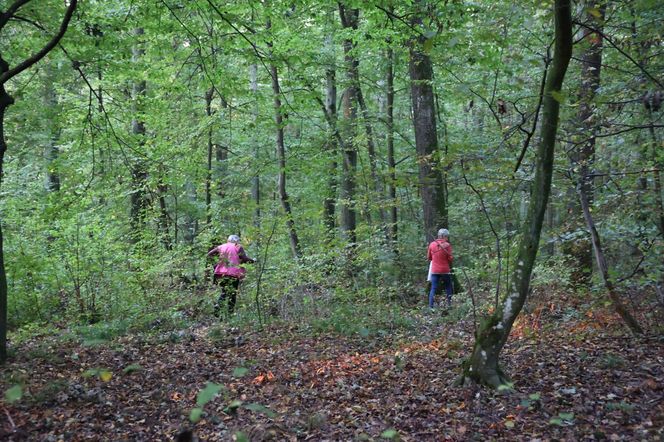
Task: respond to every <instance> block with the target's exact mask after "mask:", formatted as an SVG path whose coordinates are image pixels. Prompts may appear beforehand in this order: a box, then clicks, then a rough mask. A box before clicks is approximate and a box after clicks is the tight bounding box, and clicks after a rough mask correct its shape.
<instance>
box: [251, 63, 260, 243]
mask: <svg viewBox="0 0 664 442" xmlns="http://www.w3.org/2000/svg"><path fill="white" fill-rule="evenodd" d="M249 83H250V84H249V86H250V87H251V93H252V95H253V98H254V100H255V103H254V116H253V118H254V128H256V127H257V124H258V112H259V111H258V65H256V63H252V64H251V66H249ZM256 132H257V131H256ZM253 142H254V160H255V161H257V162H258V161H260V140H259V139H258V137H256V138H254V140H253ZM255 169H256V170H257V171H258V170H259V169H260V168H259V167H256V168H255ZM251 199H252V200H253V202H254V227H255V228H256V231H260V227H261V178H260V175H259V174H258V172H256V173H255V174H254V176H253V178H252V179H251ZM257 248H259V249H260V246H259V245H258V244H257Z"/></svg>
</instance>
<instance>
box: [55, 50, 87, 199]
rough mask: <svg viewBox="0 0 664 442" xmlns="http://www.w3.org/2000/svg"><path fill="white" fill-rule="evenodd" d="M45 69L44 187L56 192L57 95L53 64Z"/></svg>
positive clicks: (57, 151)
mask: <svg viewBox="0 0 664 442" xmlns="http://www.w3.org/2000/svg"><path fill="white" fill-rule="evenodd" d="M45 69H46V75H47V77H48V78H46V79H45V81H44V107H45V111H46V112H47V113H48V116H47V118H45V119H44V120H45V124H46V128H45V129H46V131H45V132H46V133H47V134H48V140H47V141H46V146H45V147H44V158H45V160H46V189H47V190H48V191H49V192H58V191H60V175H59V174H58V166H57V160H58V156H59V153H60V151H59V149H58V145H57V142H58V139H59V138H60V129H59V128H58V125H57V123H56V122H55V121H56V118H55V117H56V115H58V109H57V108H58V97H57V95H56V93H55V89H54V88H53V81H52V78H53V74H54V72H53V71H54V66H53V64H52V63H47V64H46V68H45ZM90 118H92V115H90Z"/></svg>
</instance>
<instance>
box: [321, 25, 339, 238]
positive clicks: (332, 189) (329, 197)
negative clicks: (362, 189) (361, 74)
mask: <svg viewBox="0 0 664 442" xmlns="http://www.w3.org/2000/svg"><path fill="white" fill-rule="evenodd" d="M325 46H326V49H327V51H329V53H330V55H329V57H330V59H329V60H328V63H327V67H326V69H325V83H326V93H325V109H324V111H325V114H326V120H327V121H328V126H329V131H330V134H329V136H328V137H327V141H326V143H325V152H326V154H327V155H326V157H327V186H326V192H325V198H324V200H323V224H324V226H325V240H326V242H327V243H328V244H330V243H331V242H332V241H333V240H334V237H335V229H336V215H335V212H336V198H337V185H338V183H337V168H338V164H337V155H338V153H339V144H338V143H337V137H338V136H339V134H338V131H337V80H336V68H335V65H336V57H335V56H334V45H333V42H332V36H331V35H328V36H327V37H326V39H325Z"/></svg>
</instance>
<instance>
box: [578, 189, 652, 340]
mask: <svg viewBox="0 0 664 442" xmlns="http://www.w3.org/2000/svg"><path fill="white" fill-rule="evenodd" d="M582 178H586V177H583V176H582ZM584 181H585V180H584V179H582V181H580V182H579V186H578V192H579V200H580V202H581V209H582V210H583V217H584V218H585V220H586V225H587V226H588V230H590V237H591V240H592V245H593V250H594V251H595V260H596V262H597V268H598V269H599V272H600V275H601V276H602V282H603V283H604V287H605V288H606V291H607V292H608V294H609V298H610V299H611V303H612V304H613V308H614V309H615V310H616V313H618V314H619V315H620V317H621V318H622V319H623V321H625V324H627V326H628V327H629V329H630V330H631V331H632V333H634V334H643V329H642V328H641V326H640V325H639V323H638V322H636V319H634V317H633V316H632V315H631V314H630V313H629V311H628V310H627V308H626V307H625V305H624V304H623V303H622V301H621V300H620V296H619V295H618V293H616V290H615V288H614V286H613V283H612V282H611V279H610V278H609V267H608V265H607V264H606V259H605V258H604V252H603V250H602V244H601V242H600V238H599V233H598V232H597V228H596V227H595V222H594V221H593V217H592V215H591V214H590V203H589V201H588V196H587V195H586V193H585V192H586V191H585V189H584V186H583V183H584Z"/></svg>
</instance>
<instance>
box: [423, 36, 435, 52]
mask: <svg viewBox="0 0 664 442" xmlns="http://www.w3.org/2000/svg"><path fill="white" fill-rule="evenodd" d="M422 49H423V50H424V53H426V54H428V53H430V52H431V49H433V38H427V39H426V40H425V41H424V44H423V45H422Z"/></svg>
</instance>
